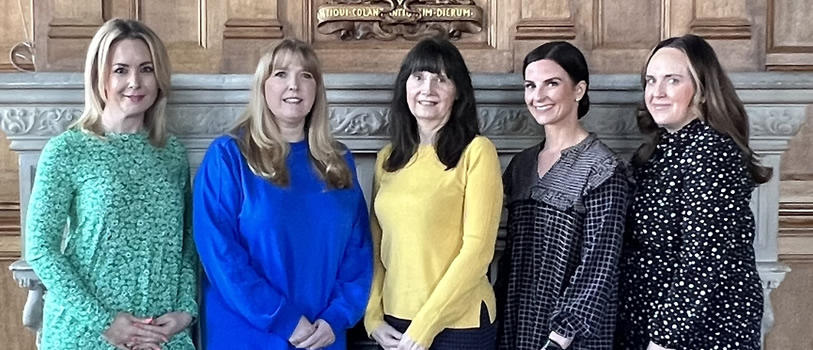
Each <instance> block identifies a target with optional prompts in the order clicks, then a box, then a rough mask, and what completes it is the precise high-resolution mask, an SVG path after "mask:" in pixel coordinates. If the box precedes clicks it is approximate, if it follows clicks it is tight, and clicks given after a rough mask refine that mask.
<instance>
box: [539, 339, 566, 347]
mask: <svg viewBox="0 0 813 350" xmlns="http://www.w3.org/2000/svg"><path fill="white" fill-rule="evenodd" d="M542 350H562V347H561V346H560V345H559V343H557V342H556V341H554V340H552V339H550V338H548V341H547V342H546V343H545V345H543V346H542Z"/></svg>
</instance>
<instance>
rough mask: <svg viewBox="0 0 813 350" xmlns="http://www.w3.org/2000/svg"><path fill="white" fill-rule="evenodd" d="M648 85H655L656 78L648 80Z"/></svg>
mask: <svg viewBox="0 0 813 350" xmlns="http://www.w3.org/2000/svg"><path fill="white" fill-rule="evenodd" d="M646 84H647V85H652V84H655V78H652V77H648V78H646Z"/></svg>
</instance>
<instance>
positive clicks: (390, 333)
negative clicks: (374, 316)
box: [372, 322, 403, 350]
mask: <svg viewBox="0 0 813 350" xmlns="http://www.w3.org/2000/svg"><path fill="white" fill-rule="evenodd" d="M372 336H373V339H374V340H375V342H376V343H378V345H380V346H381V347H382V348H384V350H392V349H398V343H399V342H400V341H401V337H402V336H403V334H402V333H401V332H399V331H397V330H395V328H392V326H390V325H389V323H387V322H381V325H380V326H378V327H376V329H375V330H374V331H373V334H372Z"/></svg>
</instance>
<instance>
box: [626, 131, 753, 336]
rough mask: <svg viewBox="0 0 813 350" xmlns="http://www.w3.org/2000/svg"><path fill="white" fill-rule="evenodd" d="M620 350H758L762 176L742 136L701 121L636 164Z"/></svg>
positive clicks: (666, 139)
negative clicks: (739, 140)
mask: <svg viewBox="0 0 813 350" xmlns="http://www.w3.org/2000/svg"><path fill="white" fill-rule="evenodd" d="M634 171H635V180H636V191H635V195H634V197H633V204H632V208H631V212H630V215H629V222H628V223H627V228H628V230H627V233H626V235H625V237H624V243H623V249H622V257H621V276H620V281H619V303H620V305H619V310H618V316H619V318H618V322H617V325H616V327H617V328H616V339H615V343H616V347H615V348H616V349H619V350H621V349H623V350H639V349H640V350H644V349H646V347H647V344H648V343H649V342H650V340H651V341H653V342H655V343H656V344H658V345H661V346H664V347H666V348H671V349H692V350H701V349H702V350H712V349H714V350H724V349H729V350H735V349H736V350H749V349H759V348H760V329H761V320H762V311H763V296H762V287H761V283H760V279H759V274H758V273H757V268H756V259H755V256H754V248H753V245H752V244H753V241H754V217H753V213H752V212H751V209H750V207H749V201H750V198H751V192H752V191H753V189H754V186H755V185H754V182H753V181H752V179H751V176H750V174H749V173H748V170H747V168H746V163H745V157H744V156H743V154H742V152H741V151H740V149H739V148H738V147H737V145H736V144H735V143H734V141H733V140H732V139H731V138H729V137H727V136H723V135H721V134H720V133H718V132H717V131H716V130H714V129H713V128H711V127H710V126H708V125H707V124H705V123H704V122H702V121H700V120H695V121H693V122H691V123H689V124H688V125H686V126H685V127H684V128H683V129H681V130H679V131H677V132H675V133H662V134H661V141H660V143H659V144H658V147H657V150H656V151H655V152H654V153H653V155H652V157H651V158H650V160H649V161H648V162H647V163H646V164H645V165H644V166H642V167H640V168H636V169H634Z"/></svg>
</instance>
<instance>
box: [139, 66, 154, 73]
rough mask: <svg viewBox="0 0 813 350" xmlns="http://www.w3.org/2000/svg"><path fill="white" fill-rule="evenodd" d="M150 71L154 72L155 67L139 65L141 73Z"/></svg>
mask: <svg viewBox="0 0 813 350" xmlns="http://www.w3.org/2000/svg"><path fill="white" fill-rule="evenodd" d="M152 72H155V68H153V66H143V67H141V73H152Z"/></svg>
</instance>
